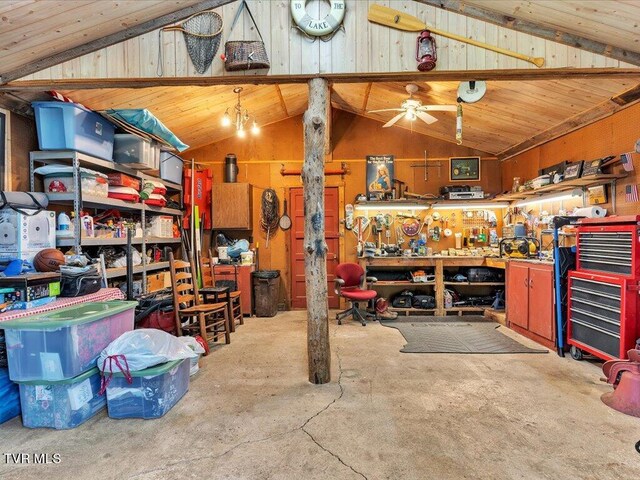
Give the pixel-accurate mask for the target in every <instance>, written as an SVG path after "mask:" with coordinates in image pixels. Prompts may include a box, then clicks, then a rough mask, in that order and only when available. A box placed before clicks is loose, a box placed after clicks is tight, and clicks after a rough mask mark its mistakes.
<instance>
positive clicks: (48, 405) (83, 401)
mask: <svg viewBox="0 0 640 480" xmlns="http://www.w3.org/2000/svg"><path fill="white" fill-rule="evenodd" d="M19 385H20V406H21V407H22V424H23V425H24V426H25V427H29V428H40V427H48V428H56V429H58V430H61V429H67V428H75V427H77V426H78V425H80V424H81V423H84V422H86V421H87V420H89V419H90V418H91V417H93V416H94V415H95V414H96V413H98V412H99V411H100V410H102V409H103V408H105V407H106V406H107V399H106V398H105V396H104V395H99V392H100V370H98V369H97V368H92V369H91V370H89V371H88V372H84V373H83V374H81V375H78V376H77V377H74V378H71V379H69V380H60V381H57V382H47V381H44V380H34V381H32V382H20V383H19Z"/></svg>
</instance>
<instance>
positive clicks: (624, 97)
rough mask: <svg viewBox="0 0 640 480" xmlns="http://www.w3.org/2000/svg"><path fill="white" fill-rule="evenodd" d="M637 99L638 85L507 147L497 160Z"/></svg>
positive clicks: (603, 115) (605, 114)
mask: <svg viewBox="0 0 640 480" xmlns="http://www.w3.org/2000/svg"><path fill="white" fill-rule="evenodd" d="M639 99H640V84H638V85H636V86H635V87H632V88H630V89H629V90H627V91H625V92H623V93H621V94H619V95H616V96H614V97H611V98H610V99H609V100H607V101H605V102H603V103H601V104H599V105H596V106H595V107H593V108H590V109H589V110H586V111H584V112H582V113H579V114H577V115H574V116H573V117H571V118H569V119H567V120H565V121H564V122H562V123H560V124H558V125H556V126H555V127H551V128H549V129H547V130H545V131H544V132H540V133H539V134H537V135H534V136H533V137H531V138H528V139H527V140H525V141H524V142H520V143H518V144H517V145H514V146H512V147H509V148H508V149H506V150H504V151H502V152H500V153H498V158H499V159H500V161H503V160H506V159H508V158H511V157H514V156H516V155H518V154H520V153H523V152H526V151H527V150H531V149H532V148H535V147H537V146H539V145H542V144H544V143H547V142H550V141H551V140H554V139H556V138H558V137H561V136H563V135H566V134H567V133H571V132H573V131H575V130H578V129H579V128H582V127H585V126H587V125H589V124H591V123H594V122H597V121H598V120H602V119H603V118H606V117H608V116H610V115H613V114H614V113H616V112H619V111H620V110H622V109H624V108H627V107H629V106H631V105H633V104H635V103H637V102H638V100H639Z"/></svg>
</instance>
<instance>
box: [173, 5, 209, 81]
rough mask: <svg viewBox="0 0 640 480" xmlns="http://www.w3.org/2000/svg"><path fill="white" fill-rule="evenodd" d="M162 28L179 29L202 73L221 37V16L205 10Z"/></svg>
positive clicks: (199, 71)
mask: <svg viewBox="0 0 640 480" xmlns="http://www.w3.org/2000/svg"><path fill="white" fill-rule="evenodd" d="M164 30H179V31H181V32H182V35H183V36H184V41H185V43H186V45H187V52H188V53H189V57H190V58H191V61H192V62H193V66H194V67H195V69H196V71H197V72H198V73H201V74H202V73H204V72H206V71H207V68H209V66H210V65H211V62H213V59H214V57H215V56H216V53H217V51H218V48H219V47H220V40H221V38H222V35H221V33H222V17H221V16H220V15H218V14H217V13H216V12H212V11H205V12H200V13H196V14H195V15H192V16H191V17H189V18H187V19H186V20H185V21H184V22H182V23H181V24H180V25H176V26H173V27H167V28H165V29H164Z"/></svg>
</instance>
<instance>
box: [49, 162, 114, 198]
mask: <svg viewBox="0 0 640 480" xmlns="http://www.w3.org/2000/svg"><path fill="white" fill-rule="evenodd" d="M63 168H65V167H63ZM69 168H73V167H69ZM80 188H81V190H82V193H83V195H95V196H96V197H105V198H106V197H107V195H108V194H109V183H108V181H107V176H106V175H103V174H94V173H89V172H87V171H84V169H81V170H80ZM44 190H45V192H47V193H63V192H75V190H76V189H75V186H74V185H73V172H61V173H52V174H49V175H45V176H44Z"/></svg>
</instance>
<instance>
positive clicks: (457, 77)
mask: <svg viewBox="0 0 640 480" xmlns="http://www.w3.org/2000/svg"><path fill="white" fill-rule="evenodd" d="M225 1H226V0H225ZM638 73H640V69H637V68H547V69H540V70H533V69H525V70H443V71H434V70H432V71H430V72H391V73H388V72H381V73H361V74H354V73H334V74H323V75H315V74H309V75H255V76H225V77H144V78H101V79H83V78H69V79H63V80H22V81H16V82H12V83H9V84H6V85H0V92H3V91H43V90H93V89H102V88H147V87H186V86H192V87H208V86H215V85H238V84H247V83H251V84H253V85H273V84H278V83H280V84H290V83H307V82H308V81H309V80H310V79H312V78H316V77H323V78H327V79H330V80H331V81H332V82H333V83H334V84H337V83H362V82H401V83H407V82H463V81H469V80H487V81H489V80H493V81H499V80H545V79H558V80H563V79H571V78H594V79H595V78H604V77H608V78H625V77H633V76H635V75H638Z"/></svg>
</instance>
